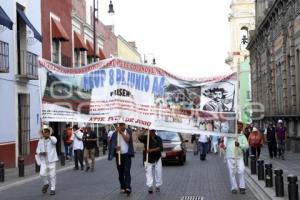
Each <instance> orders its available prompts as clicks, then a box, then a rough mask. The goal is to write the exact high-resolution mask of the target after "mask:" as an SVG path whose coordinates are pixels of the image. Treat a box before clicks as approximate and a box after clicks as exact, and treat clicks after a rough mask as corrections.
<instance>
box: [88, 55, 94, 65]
mask: <svg viewBox="0 0 300 200" xmlns="http://www.w3.org/2000/svg"><path fill="white" fill-rule="evenodd" d="M92 62H94V58H93V57H92V56H88V57H87V64H91V63H92Z"/></svg>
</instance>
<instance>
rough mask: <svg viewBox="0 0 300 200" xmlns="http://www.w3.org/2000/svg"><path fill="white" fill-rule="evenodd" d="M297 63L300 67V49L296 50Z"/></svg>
mask: <svg viewBox="0 0 300 200" xmlns="http://www.w3.org/2000/svg"><path fill="white" fill-rule="evenodd" d="M296 65H297V68H298V69H299V68H300V50H299V49H297V50H296Z"/></svg>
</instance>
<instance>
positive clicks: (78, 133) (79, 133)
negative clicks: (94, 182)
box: [72, 125, 84, 170]
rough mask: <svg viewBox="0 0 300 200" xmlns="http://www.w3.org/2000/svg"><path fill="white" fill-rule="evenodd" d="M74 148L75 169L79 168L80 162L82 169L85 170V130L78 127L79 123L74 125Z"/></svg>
mask: <svg viewBox="0 0 300 200" xmlns="http://www.w3.org/2000/svg"><path fill="white" fill-rule="evenodd" d="M73 130H74V132H73V135H72V140H73V150H74V162H75V167H74V170H78V169H79V168H78V162H79V163H80V166H81V170H83V167H84V166H83V141H82V139H83V130H82V129H80V128H79V127H78V125H74V126H73Z"/></svg>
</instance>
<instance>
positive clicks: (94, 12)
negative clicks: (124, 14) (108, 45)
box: [93, 0, 115, 62]
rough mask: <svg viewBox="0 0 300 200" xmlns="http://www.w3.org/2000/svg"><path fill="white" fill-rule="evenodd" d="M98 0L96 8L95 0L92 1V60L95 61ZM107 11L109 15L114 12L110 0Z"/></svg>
mask: <svg viewBox="0 0 300 200" xmlns="http://www.w3.org/2000/svg"><path fill="white" fill-rule="evenodd" d="M98 5H99V4H98V0H97V8H96V0H94V1H93V8H94V9H93V29H94V30H93V37H94V62H96V61H97V55H96V48H97V44H96V42H97V40H96V22H98ZM96 12H97V18H96ZM108 13H109V14H110V15H113V14H114V13H115V11H114V5H113V3H112V0H110V3H109V9H108Z"/></svg>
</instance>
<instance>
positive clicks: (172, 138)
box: [156, 131, 181, 142]
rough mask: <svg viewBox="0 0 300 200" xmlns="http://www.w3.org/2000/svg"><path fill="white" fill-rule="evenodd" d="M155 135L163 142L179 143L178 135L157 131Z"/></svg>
mask: <svg viewBox="0 0 300 200" xmlns="http://www.w3.org/2000/svg"><path fill="white" fill-rule="evenodd" d="M156 134H157V135H158V136H159V137H160V138H161V139H162V140H164V141H171V142H180V141H181V140H180V137H179V134H178V133H176V132H169V131H157V132H156Z"/></svg>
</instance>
